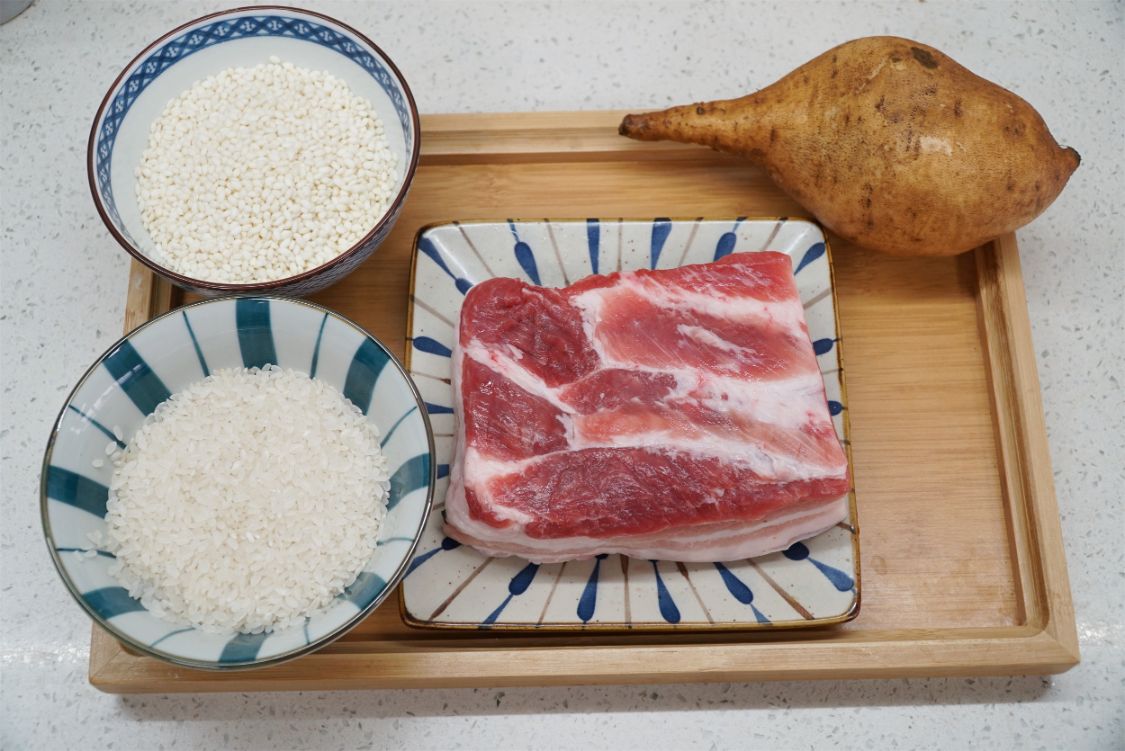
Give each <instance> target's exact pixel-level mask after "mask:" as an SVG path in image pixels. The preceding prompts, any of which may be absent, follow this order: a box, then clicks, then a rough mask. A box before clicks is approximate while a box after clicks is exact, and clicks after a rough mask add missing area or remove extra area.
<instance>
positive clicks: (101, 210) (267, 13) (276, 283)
mask: <svg viewBox="0 0 1125 751" xmlns="http://www.w3.org/2000/svg"><path fill="white" fill-rule="evenodd" d="M247 14H252V15H249V16H248V15H247ZM275 14H282V15H275ZM250 17H252V18H254V19H256V20H258V21H259V22H260V23H259V25H258V26H257V28H255V29H254V31H253V32H252V33H251V35H252V36H277V37H283V38H286V39H292V38H294V36H295V34H293V33H289V34H286V33H273V32H277V31H280V30H281V29H280V28H276V29H267V28H265V23H264V22H265V21H266V20H267V19H271V18H273V19H278V20H281V21H282V24H281V25H282V26H284V27H285V30H286V31H288V30H289V27H290V26H291V23H289V24H287V23H285V21H286V20H289V21H291V20H292V19H293V18H300V19H301V20H302V21H304V22H305V23H306V24H308V25H309V27H310V30H309V32H308V33H307V34H306V39H307V41H310V42H314V43H316V44H320V45H321V46H324V47H328V48H329V49H336V51H337V52H340V53H341V54H344V55H345V56H347V57H349V58H350V59H351V60H352V61H353V62H356V63H357V64H358V65H360V66H361V67H365V68H367V69H368V70H369V72H370V73H371V75H372V77H373V78H375V80H376V82H377V83H379V85H380V86H381V87H383V89H384V91H388V88H387V87H388V86H389V85H390V84H389V83H388V82H387V81H386V80H381V79H380V78H379V76H377V75H376V73H378V72H382V73H384V74H385V73H386V72H387V71H386V70H382V68H383V67H384V66H385V68H387V69H389V71H390V74H391V77H392V78H393V79H394V83H396V84H397V85H398V86H399V87H401V89H402V100H403V101H402V102H401V103H400V102H397V101H395V100H396V98H395V97H394V96H393V95H391V100H392V103H394V104H395V109H396V111H397V112H398V114H399V117H400V119H401V120H402V126H403V130H404V131H405V132H406V135H407V138H408V143H409V145H410V149H409V151H410V159H409V163H408V164H407V166H406V169H405V172H404V174H403V179H402V186H401V187H400V188H399V192H398V194H397V195H395V197H394V199H393V200H392V201H391V203H390V205H389V206H388V207H387V210H386V211H385V212H384V213H383V216H382V217H380V219H379V221H378V222H377V223H376V224H375V226H374V227H372V228H371V231H370V232H368V233H367V234H366V235H364V236H363V237H362V238H360V240H359V241H358V242H357V243H356V244H355V245H353V246H352V247H350V248H348V249H347V250H345V251H344V252H343V253H341V254H340V255H338V256H336V257H335V258H333V259H332V260H330V261H328V262H327V263H324V264H322V265H320V266H318V267H316V268H314V269H310V270H309V271H304V272H301V273H300V274H296V275H294V276H290V277H286V278H284V279H273V280H270V281H268V282H254V283H250V284H229V283H222V282H211V281H207V280H204V279H193V278H192V277H188V276H184V275H182V274H178V273H176V272H174V271H172V270H170V269H167V268H165V267H164V266H161V265H160V264H158V263H156V262H155V261H153V260H152V259H151V258H149V257H148V256H147V255H146V254H145V253H144V252H142V251H141V250H140V249H139V248H138V247H137V246H136V245H135V244H134V243H133V241H132V240H131V239H130V238H129V237H127V236H126V235H125V234H123V233H122V232H121V230H119V229H118V227H117V224H118V221H119V218H118V221H115V220H114V217H117V209H116V207H115V206H114V205H113V202H112V198H111V199H110V201H109V202H107V201H106V200H104V199H103V197H102V191H101V188H100V187H99V183H104V184H105V185H106V186H108V185H109V162H110V160H111V159H112V154H113V143H114V140H115V139H116V136H117V127H116V126H115V127H114V128H113V130H112V133H111V134H106V135H108V137H109V143H108V145H107V146H106V150H105V153H104V154H99V147H100V146H102V145H103V144H102V143H101V136H102V135H103V128H104V125H105V123H104V122H103V121H104V120H106V116H107V112H108V110H109V108H110V106H111V104H112V105H113V107H114V109H116V110H119V111H118V113H117V114H119V117H118V119H117V123H118V124H120V122H121V120H123V119H124V118H125V116H126V115H127V114H128V112H129V108H130V106H131V105H132V103H133V102H134V101H135V100H136V97H137V96H139V95H140V93H141V92H142V91H144V89H145V87H147V86H148V84H150V83H151V82H152V81H154V80H155V79H156V78H158V77H159V76H160V74H161V73H163V72H164V71H165V70H167V69H168V68H170V67H171V66H172V65H174V64H175V62H176V61H177V60H181V59H183V58H184V57H187V56H188V55H190V54H191V53H192V52H196V51H198V50H200V49H205V48H207V47H210V46H213V44H212V43H211V42H204V43H203V44H202V45H200V46H198V47H196V48H195V49H193V50H191V51H189V52H187V53H184V54H181V52H180V49H181V48H180V47H179V46H177V45H178V44H179V42H180V40H181V37H186V36H188V33H187V32H189V30H191V31H192V32H198V31H199V28H204V29H212V28H214V27H216V26H217V25H219V24H223V23H227V22H229V25H230V26H233V25H234V24H235V23H237V22H238V21H240V20H242V19H243V18H250ZM207 22H210V23H207ZM322 23H327V24H331V25H333V26H336V27H338V28H339V29H342V30H343V31H345V32H347V34H350V35H351V36H352V37H354V38H355V39H356V40H358V41H359V42H360V43H361V45H366V46H367V47H369V48H370V49H372V50H374V51H375V52H376V53H377V54H378V55H379V56H380V57H381V58H382V60H381V61H380V60H376V59H374V58H373V57H372V56H371V55H368V54H367V53H366V51H365V50H362V49H359V50H356V51H350V52H349V51H343V50H340V49H339V48H338V47H337V46H336V45H338V44H340V43H341V38H342V35H341V34H339V32H336V31H335V30H334V29H332V28H330V27H326V26H324V25H322ZM201 24H202V26H201ZM196 27H199V28H196ZM317 32H321V33H324V32H328V33H333V34H335V37H334V38H333V39H332V40H331V41H326V40H325V39H324V38H315V37H314V34H316V33H317ZM210 38H211V39H214V37H210ZM243 38H247V34H245V33H244V34H241V35H238V36H225V35H224V36H223V38H222V39H219V40H218V41H215V42H214V44H222V43H223V42H226V41H233V40H235V39H243ZM333 42H334V43H335V44H334V43H333ZM169 47H176V50H175V51H173V52H172V53H170V54H169V53H168V48H169ZM151 57H159V58H160V63H161V64H163V63H165V62H166V64H163V67H161V68H160V70H159V71H157V72H156V74H155V75H153V76H152V77H151V78H148V79H147V80H141V81H140V82H138V84H137V88H136V89H135V90H134V91H130V92H127V93H128V94H131V95H132V96H131V98H129V99H128V101H127V102H126V101H124V99H122V97H124V96H125V94H124V93H123V92H122V89H123V88H125V87H126V86H128V84H129V82H130V81H131V80H132V79H133V77H134V76H136V75H137V74H139V73H140V65H139V64H140V63H141V62H142V61H148V60H149V58H151ZM363 58H366V59H367V60H369V61H371V62H370V64H365V63H364V62H362V61H361V60H362V59H363ZM131 72H132V75H130V73H131ZM400 105H401V106H400ZM404 108H405V109H404ZM421 141H422V128H421V121H420V120H419V117H418V105H417V104H416V103H415V101H414V94H413V93H412V92H411V90H410V86H409V84H407V82H406V78H405V77H404V76H403V75H402V71H400V70H399V69H398V66H396V65H395V64H394V61H393V60H391V58H390V56H389V55H387V53H386V52H384V51H383V49H382V48H381V47H379V45H377V44H375V43H374V42H373V41H371V40H370V39H369V38H368V37H367V36H366V35H364V34H362V33H361V32H359V31H357V30H356V29H355V28H354V27H352V26H349V25H348V24H346V23H344V22H343V21H339V20H337V19H335V18H333V17H332V16H329V15H325V14H324V13H318V12H316V11H312V10H305V9H304V8H295V7H291V6H287V5H254V6H242V7H238V8H229V9H227V10H221V11H217V12H215V13H208V14H207V15H204V16H200V17H198V18H195V19H193V20H191V21H188V22H186V23H183V24H181V25H179V26H177V27H176V28H174V29H172V30H171V31H169V32H167V33H165V34H163V35H162V36H160V37H159V38H157V39H156V40H154V41H153V42H151V43H149V44H148V45H147V46H146V47H145V48H144V49H142V50H141V51H140V52H139V53H137V55H136V56H135V57H133V59H132V60H130V61H129V62H128V64H127V65H125V67H124V68H122V69H121V72H120V73H118V74H117V77H116V78H115V79H113V83H112V84H110V87H109V89H108V90H107V91H106V93H105V96H104V97H103V98H102V102H101V104H100V105H98V110H97V113H96V114H95V115H94V122H93V123H92V124H91V126H90V137H89V140H88V141H87V144H86V174H87V180H88V182H89V185H90V195H91V196H92V197H93V200H94V207H95V208H96V209H97V211H98V215H99V216H100V217H101V219H102V223H103V224H105V226H106V229H108V230H109V233H110V234H111V235H112V236H113V239H114V240H116V241H117V243H118V245H120V246H121V247H122V248H124V249H125V250H126V251H127V252H128V253H129V255H131V256H132V257H133V258H134V259H136V260H137V261H138V262H140V263H142V264H144V265H145V266H147V267H148V268H149V269H151V270H152V271H154V272H155V273H157V274H159V275H160V276H163V277H165V278H166V279H171V280H172V281H173V282H175V283H176V284H178V285H180V286H187V287H194V288H198V289H207V290H213V291H216V292H229V293H243V294H252V293H259V292H262V293H266V294H268V293H269V292H270V291H272V290H276V289H279V288H282V287H287V286H289V285H291V284H298V283H300V282H303V281H305V280H307V279H312V278H315V277H317V276H318V275H320V274H321V273H323V272H324V271H325V270H327V269H329V268H331V267H333V266H335V265H337V264H339V263H340V262H342V261H344V260H345V259H347V258H349V257H351V256H353V255H355V254H356V253H359V252H360V251H361V250H362V249H363V248H364V247H365V246H366V245H367V244H368V243H369V242H370V241H371V240H372V239H373V238H375V237H376V236H378V235H379V233H380V231H382V230H383V228H384V227H385V226H386V225H387V224H388V223H389V222H390V221H392V220H393V218H395V217H396V216H397V214H398V212H399V209H401V208H402V204H403V202H404V201H405V199H406V194H407V193H408V192H409V190H410V184H411V182H412V181H413V180H414V173H415V171H416V170H417V168H418V159H419V156H420V154H421ZM103 162H104V164H103ZM103 168H104V169H105V174H104V175H99V174H98V173H99V171H100V170H101V169H103Z"/></svg>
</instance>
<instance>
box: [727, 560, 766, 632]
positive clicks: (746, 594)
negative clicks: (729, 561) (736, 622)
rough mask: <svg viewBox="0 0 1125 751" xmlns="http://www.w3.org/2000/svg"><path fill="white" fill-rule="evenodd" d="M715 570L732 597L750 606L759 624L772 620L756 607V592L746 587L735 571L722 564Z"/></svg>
mask: <svg viewBox="0 0 1125 751" xmlns="http://www.w3.org/2000/svg"><path fill="white" fill-rule="evenodd" d="M715 568H716V569H717V570H718V572H719V576H720V577H722V580H723V584H725V585H726V588H727V591H728V592H730V593H731V596H733V597H734V599H736V600H738V601H739V602H741V603H742V604H743V605H749V606H750V609H751V610H752V611H753V612H754V620H755V621H757V622H758V623H769V622H770V619H769V618H767V617H766V616H765V615H764V614H763V613H762V611H760V610H758V608H757V607H755V605H754V591H753V590H752V589H750V587H748V586H746V582H744V581H742V580H741V579H739V578H738V577H737V576H735V575H734V572H733V571H731V570H730V569H729V568H727V567H726V566H724V565H723V564H721V563H716V564H715Z"/></svg>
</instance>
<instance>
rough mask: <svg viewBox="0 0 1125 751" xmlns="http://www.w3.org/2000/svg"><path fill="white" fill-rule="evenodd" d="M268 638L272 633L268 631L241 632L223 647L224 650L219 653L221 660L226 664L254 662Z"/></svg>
mask: <svg viewBox="0 0 1125 751" xmlns="http://www.w3.org/2000/svg"><path fill="white" fill-rule="evenodd" d="M268 638H270V635H269V634H266V633H262V634H239V635H238V636H235V637H234V638H232V639H231V640H230V641H228V642H227V643H226V646H225V647H223V652H222V654H220V655H219V662H220V663H225V664H230V663H237V664H244V663H247V662H253V661H254V660H255V659H257V657H258V651H259V650H260V649H261V648H262V642H264V641H265V640H266V639H268Z"/></svg>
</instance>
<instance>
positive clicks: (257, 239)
mask: <svg viewBox="0 0 1125 751" xmlns="http://www.w3.org/2000/svg"><path fill="white" fill-rule="evenodd" d="M419 135H420V134H419V121H418V111H417V107H416V106H415V104H414V98H413V96H412V94H411V92H410V87H409V86H408V85H407V83H406V79H405V78H404V77H403V75H402V73H401V72H400V71H399V70H398V68H397V67H395V64H394V62H393V61H392V60H391V59H390V57H389V56H388V55H387V54H386V53H385V52H384V51H383V50H382V49H380V48H379V47H378V46H377V45H376V44H375V43H374V42H372V41H371V40H370V39H368V38H367V37H366V36H364V35H363V34H362V33H360V32H359V31H357V30H356V29H353V28H351V27H350V26H348V25H347V24H344V23H341V22H340V21H337V20H335V19H333V18H330V17H328V16H325V15H323V14H320V13H315V12H312V11H305V10H300V9H297V8H283V7H273V6H257V7H253V8H239V9H235V10H228V11H222V12H219V13H213V14H210V15H207V16H204V17H202V18H198V19H196V20H194V21H189V22H188V23H186V24H184V25H182V26H180V27H178V28H176V29H173V30H172V31H169V32H168V33H167V34H165V35H163V36H162V37H160V38H159V39H157V40H156V41H154V42H153V43H152V44H150V45H148V46H147V47H146V48H145V49H143V50H142V51H141V52H140V53H139V54H138V55H137V56H136V57H135V58H134V59H133V60H132V61H131V62H130V63H129V64H128V65H127V66H125V68H124V69H123V70H122V71H121V73H120V75H119V76H118V77H117V79H116V80H115V81H114V82H113V84H112V85H111V86H110V88H109V90H108V91H107V93H106V95H105V98H104V99H103V100H102V103H101V106H100V107H99V108H98V111H97V114H96V115H95V117H94V123H93V126H92V128H91V131H90V139H89V145H88V157H87V169H88V173H89V181H90V191H91V194H92V196H93V199H94V204H95V206H96V208H97V210H98V213H99V214H100V215H101V218H102V220H103V222H104V223H105V225H106V228H107V229H108V230H109V232H110V234H112V235H113V237H114V239H116V240H117V242H118V243H119V244H120V245H121V246H122V247H123V248H124V249H125V250H126V251H128V252H129V253H130V254H131V255H132V256H133V257H134V258H135V259H137V260H138V261H139V262H141V263H143V264H145V265H146V266H148V267H149V268H150V269H152V270H153V271H154V272H156V273H157V274H160V275H161V276H164V277H165V278H167V279H169V280H171V281H172V282H173V283H175V284H177V285H179V286H181V287H185V288H187V289H191V290H193V291H195V292H198V293H200V294H201V295H204V296H218V295H221V294H225V293H236V294H274V293H281V294H286V295H306V294H309V293H311V292H314V291H316V290H318V289H320V288H322V287H325V286H327V285H329V284H332V283H333V282H336V281H339V280H340V279H342V278H343V277H344V276H345V275H347V274H348V273H350V272H351V271H352V270H353V269H355V268H356V267H357V266H359V264H360V263H362V262H363V261H364V260H365V259H366V258H368V257H369V256H370V255H371V253H372V252H374V251H375V249H376V248H377V247H378V246H379V244H380V243H381V242H382V241H383V240H384V239H385V238H386V237H387V235H388V234H389V233H390V231H391V228H392V227H393V226H394V223H395V220H396V219H397V218H398V215H399V212H400V210H401V209H402V205H403V202H404V201H405V199H406V194H407V192H408V191H409V189H410V184H411V181H412V179H413V177H414V171H415V167H416V166H417V163H418V156H419V153H420V150H419Z"/></svg>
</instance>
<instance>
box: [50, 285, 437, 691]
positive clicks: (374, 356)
mask: <svg viewBox="0 0 1125 751" xmlns="http://www.w3.org/2000/svg"><path fill="white" fill-rule="evenodd" d="M268 363H274V364H277V365H280V366H281V367H283V368H292V369H294V370H299V371H301V372H304V373H308V374H309V375H310V376H312V377H315V378H318V379H321V380H323V381H325V382H327V383H329V384H331V385H332V386H334V387H336V388H337V389H339V390H340V391H341V392H342V393H343V394H344V395H345V396H347V397H348V398H349V399H350V400H351V401H352V403H353V404H355V405H356V406H358V407H359V408H360V409H361V410H362V411H363V412H364V413H365V414H366V415H367V417H368V419H369V420H370V421H371V422H372V423H374V424H375V426H376V427H377V428H378V429H379V433H380V436H381V441H382V445H383V451H384V453H385V455H386V457H387V466H388V469H389V470H390V473H391V486H390V494H389V498H388V513H387V518H386V521H385V523H384V525H383V528H382V530H381V532H380V536H379V540H378V545H377V548H376V550H375V552H374V554H373V555H372V557H371V560H370V561H368V563H367V565H366V566H365V567H364V570H363V573H361V574H360V575H359V578H358V579H357V580H356V581H355V582H354V583H353V584H352V585H351V586H350V587H349V588H348V589H347V590H346V591H345V592H344V593H343V594H341V595H340V596H339V597H337V598H336V601H335V602H334V603H333V604H332V605H330V606H329V607H328V608H326V609H325V610H323V611H321V612H318V613H316V614H314V615H313V616H312V617H310V618H309V619H307V620H306V622H305V623H304V625H303V626H299V627H293V628H289V629H286V630H283V631H277V632H273V633H268V634H256V635H246V634H242V635H238V636H235V637H233V638H232V637H230V636H222V635H217V634H211V633H204V632H201V631H197V630H195V629H192V628H185V627H183V626H177V625H172V624H170V623H169V622H167V621H164V620H162V619H159V618H156V617H154V616H153V615H151V614H150V613H148V612H147V611H146V610H145V609H144V608H143V607H142V605H141V604H140V602H138V601H137V600H135V599H134V598H132V597H130V596H129V593H128V592H127V591H126V590H125V589H123V588H122V587H121V586H120V585H119V584H118V583H117V581H116V580H115V579H114V578H113V577H112V576H111V574H110V573H109V567H110V565H111V564H112V562H113V556H112V555H111V554H110V553H109V552H106V551H90V548H91V547H92V543H91V541H90V534H91V533H93V532H102V531H104V529H105V522H104V517H105V513H106V500H107V496H108V486H109V483H110V478H111V476H112V473H113V467H112V462H109V461H106V460H105V455H106V447H107V444H108V443H111V442H112V443H116V444H117V445H118V447H121V448H124V447H125V446H127V445H128V443H129V441H130V439H131V437H132V436H133V434H134V433H135V432H136V431H137V429H138V428H139V427H140V425H141V423H142V422H143V421H144V419H145V416H146V415H148V414H149V413H151V412H152V411H153V410H154V409H155V408H156V406H157V405H158V404H159V403H160V402H162V401H163V400H164V399H166V398H168V396H169V395H171V394H172V393H175V392H177V391H179V390H182V389H184V388H186V387H187V386H189V385H190V384H192V383H194V382H196V381H198V380H200V379H202V378H204V377H205V376H206V375H207V374H209V373H210V372H212V371H214V370H216V369H218V368H231V367H261V366H264V365H266V364H268ZM433 457H434V447H433V436H432V433H431V432H430V425H429V421H428V419H427V417H426V413H425V407H424V405H423V402H422V399H421V396H420V395H419V393H418V391H417V389H416V388H415V387H414V385H413V383H412V382H411V380H410V378H409V377H408V376H407V375H406V373H405V371H404V370H403V368H402V366H401V365H400V364H399V363H398V361H397V360H396V359H395V358H394V357H393V356H392V355H391V353H390V352H389V351H388V350H387V349H386V348H385V347H384V346H383V345H382V344H380V343H379V342H378V341H377V340H375V339H374V338H372V337H371V336H370V335H369V334H367V333H366V332H364V331H363V330H362V329H361V328H359V327H358V326H356V325H355V324H354V323H352V322H350V321H348V320H347V319H345V318H342V317H340V316H338V315H336V314H335V313H332V312H330V311H328V310H325V309H324V308H321V307H319V306H316V305H312V304H309V303H304V302H300V301H296V300H286V299H282V298H252V297H244V298H225V299H222V300H211V301H205V302H201V303H196V304H195V305H190V306H187V307H185V308H180V309H178V310H174V311H172V312H170V313H166V314H165V315H163V316H160V317H159V318H156V319H154V320H152V321H150V322H149V323H147V324H144V325H143V326H141V327H139V328H138V329H136V330H135V331H133V332H132V333H130V334H129V335H128V336H126V337H125V338H124V339H122V340H121V341H120V342H118V343H117V344H115V345H113V347H111V348H110V349H109V351H107V352H106V353H105V354H104V355H103V356H102V357H101V358H99V360H98V361H97V362H96V363H95V364H94V366H93V367H92V368H91V369H90V370H89V371H88V372H87V373H86V374H85V375H84V376H83V377H82V380H81V381H80V382H79V383H78V385H77V386H76V387H75V389H74V391H73V393H72V394H71V395H70V398H69V399H68V400H67V403H66V406H65V407H63V410H62V412H61V414H60V415H59V418H58V421H57V422H56V424H55V427H54V430H53V431H52V433H51V439H50V441H49V443H48V445H47V452H46V456H45V457H44V460H43V475H42V482H41V498H40V502H41V507H42V517H43V529H44V533H45V535H46V538H47V545H48V547H49V548H50V552H51V556H52V557H53V559H54V562H55V565H56V567H57V568H58V571H59V574H61V576H62V578H63V581H64V582H65V583H66V585H67V587H68V588H69V589H70V591H71V593H72V594H73V595H74V597H75V598H76V599H77V600H78V602H79V603H80V604H81V605H82V607H83V608H84V609H85V610H86V612H87V613H89V615H90V616H91V617H92V618H93V619H94V620H95V621H96V622H98V623H99V624H101V626H103V627H104V628H105V629H106V630H108V631H109V632H110V633H111V634H113V635H114V636H115V637H117V638H118V639H120V640H121V641H123V642H125V643H127V644H129V645H130V646H132V647H133V648H135V649H137V650H138V651H141V652H144V653H147V654H150V655H153V656H155V657H159V658H161V659H164V660H167V661H169V662H173V663H176V664H179V665H185V666H188V667H194V668H214V669H223V668H244V667H257V666H260V665H266V664H273V663H276V662H280V661H283V660H286V659H289V658H292V657H296V656H298V655H301V654H304V653H306V652H310V651H312V650H314V649H317V648H318V647H321V646H323V645H324V644H327V643H328V642H330V641H332V640H333V639H335V638H336V637H338V636H340V635H341V634H343V633H344V632H345V631H347V630H348V629H350V628H351V627H352V626H354V625H355V624H356V623H358V622H359V621H361V620H362V619H363V618H364V617H365V616H366V615H367V614H368V613H369V612H370V611H371V610H373V609H374V608H375V607H376V606H378V605H379V604H380V603H381V602H382V601H383V600H384V599H386V597H387V596H388V595H389V594H390V592H391V591H392V590H393V589H394V587H395V586H396V585H397V584H398V582H399V580H400V579H401V578H402V577H403V576H404V574H405V572H406V569H407V566H408V565H409V563H410V560H411V556H412V555H413V552H414V549H415V546H416V544H417V541H418V537H419V535H420V534H421V531H422V529H423V527H424V525H425V522H426V518H427V516H428V515H429V512H430V507H431V505H432V502H433V492H434V483H435V479H436V478H435V475H436V462H435V461H434V458H433Z"/></svg>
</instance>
